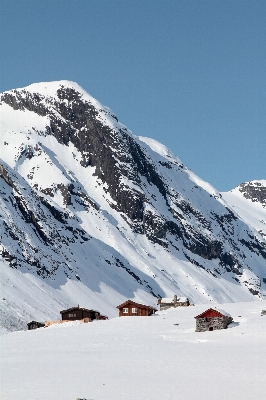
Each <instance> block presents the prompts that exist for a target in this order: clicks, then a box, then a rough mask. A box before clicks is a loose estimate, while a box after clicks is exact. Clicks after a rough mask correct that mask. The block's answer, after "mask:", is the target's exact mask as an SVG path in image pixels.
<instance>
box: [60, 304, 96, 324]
mask: <svg viewBox="0 0 266 400" xmlns="http://www.w3.org/2000/svg"><path fill="white" fill-rule="evenodd" d="M60 314H61V315H62V321H76V320H81V319H84V318H90V319H91V321H92V320H94V319H98V317H99V315H100V313H99V311H95V310H88V309H87V308H80V307H79V306H78V307H72V308H68V309H67V310H63V311H60Z"/></svg>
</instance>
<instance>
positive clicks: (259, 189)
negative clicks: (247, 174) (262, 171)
mask: <svg viewBox="0 0 266 400" xmlns="http://www.w3.org/2000/svg"><path fill="white" fill-rule="evenodd" d="M238 188H239V191H240V192H241V193H242V194H243V196H244V197H245V198H246V199H250V200H251V201H253V202H259V203H261V204H262V206H263V207H264V208H266V187H265V186H264V185H263V184H262V183H261V182H259V181H252V182H245V183H242V184H241V185H239V186H238Z"/></svg>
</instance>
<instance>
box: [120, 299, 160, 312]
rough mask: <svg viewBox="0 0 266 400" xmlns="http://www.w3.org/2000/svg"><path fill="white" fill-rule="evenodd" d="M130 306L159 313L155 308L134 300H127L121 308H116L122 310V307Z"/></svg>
mask: <svg viewBox="0 0 266 400" xmlns="http://www.w3.org/2000/svg"><path fill="white" fill-rule="evenodd" d="M128 305H132V306H136V307H139V308H150V309H151V310H155V311H158V310H157V308H155V307H152V306H147V305H146V304H140V303H136V302H135V301H133V300H127V301H125V302H124V303H122V304H120V305H119V306H117V307H116V308H122V307H125V306H128Z"/></svg>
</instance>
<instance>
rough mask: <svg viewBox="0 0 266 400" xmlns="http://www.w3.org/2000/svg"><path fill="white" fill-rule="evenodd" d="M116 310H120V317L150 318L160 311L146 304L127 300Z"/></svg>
mask: <svg viewBox="0 0 266 400" xmlns="http://www.w3.org/2000/svg"><path fill="white" fill-rule="evenodd" d="M116 308H118V310H119V317H129V316H135V317H140V316H149V315H152V314H154V313H155V312H156V311H158V310H157V309H156V308H154V307H151V306H146V305H145V304H140V303H135V301H132V300H127V301H125V302H124V303H122V304H120V305H119V306H117V307H116Z"/></svg>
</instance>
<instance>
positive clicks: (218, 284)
mask: <svg viewBox="0 0 266 400" xmlns="http://www.w3.org/2000/svg"><path fill="white" fill-rule="evenodd" d="M0 141H1V142H0V148H1V158H2V163H1V167H0V175H1V178H2V179H1V188H0V190H1V205H0V210H1V215H2V218H1V224H2V225H1V232H2V240H1V242H2V243H1V255H2V259H3V261H2V264H1V266H2V268H1V273H2V279H1V285H2V289H1V290H2V293H4V295H3V298H4V299H5V300H3V298H2V299H1V309H2V326H3V327H4V329H7V330H14V329H21V328H23V327H25V325H26V322H28V321H29V320H32V319H37V320H44V319H49V318H55V317H57V318H59V316H60V314H59V312H60V310H61V309H63V308H66V307H68V306H73V305H76V304H80V305H81V306H83V307H93V308H96V309H99V311H100V312H102V313H104V314H107V315H109V317H114V316H115V315H116V309H115V306H116V305H117V304H119V303H121V302H123V301H124V300H126V299H128V298H131V299H134V300H135V301H139V302H144V303H148V304H150V305H156V303H157V298H158V297H160V296H161V297H171V296H173V294H177V295H178V296H185V297H188V298H190V300H191V301H192V302H194V303H196V304H197V303H212V302H221V303H224V302H234V301H254V300H256V301H258V300H262V299H263V298H264V297H265V294H266V241H265V239H264V238H263V237H262V236H261V235H260V234H259V233H258V232H257V231H256V230H255V229H254V228H252V227H251V226H250V225H248V224H247V223H246V221H245V220H243V218H241V216H239V215H238V213H235V212H234V209H233V208H232V207H230V206H229V202H228V203H227V199H224V198H223V197H222V195H221V194H220V193H219V192H218V191H217V190H216V189H215V188H213V187H212V186H211V185H210V184H208V183H206V182H204V181H202V180H201V179H200V178H199V177H197V176H196V175H195V174H194V173H193V172H192V171H191V170H190V169H189V168H187V167H186V166H185V165H184V164H183V163H182V162H181V161H180V160H179V159H178V158H177V157H176V156H175V155H174V154H173V153H172V152H171V151H170V150H169V149H167V148H166V147H165V146H164V145H162V144H160V143H158V142H157V141H155V140H153V139H148V138H145V137H136V136H134V135H133V134H132V133H131V132H130V131H129V130H128V129H127V128H126V127H125V126H124V125H123V124H121V123H120V122H119V121H118V119H117V117H116V116H115V115H114V114H113V113H112V111H111V110H110V109H109V108H107V107H105V106H102V105H101V104H100V103H99V102H98V101H97V100H95V99H94V98H92V97H91V96H90V95H89V94H88V93H86V92H85V91H84V90H83V89H81V88H80V87H79V86H78V85H77V84H75V83H73V82H68V81H60V82H51V83H39V84H33V85H30V86H29V87H27V88H23V89H16V90H13V91H9V92H5V93H3V94H2V95H1V137H0ZM10 267H11V268H10Z"/></svg>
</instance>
